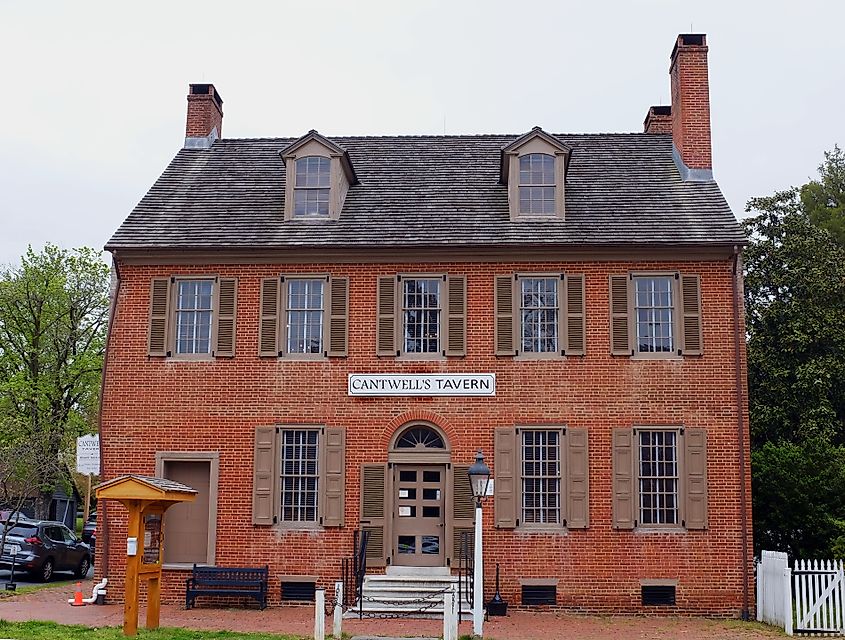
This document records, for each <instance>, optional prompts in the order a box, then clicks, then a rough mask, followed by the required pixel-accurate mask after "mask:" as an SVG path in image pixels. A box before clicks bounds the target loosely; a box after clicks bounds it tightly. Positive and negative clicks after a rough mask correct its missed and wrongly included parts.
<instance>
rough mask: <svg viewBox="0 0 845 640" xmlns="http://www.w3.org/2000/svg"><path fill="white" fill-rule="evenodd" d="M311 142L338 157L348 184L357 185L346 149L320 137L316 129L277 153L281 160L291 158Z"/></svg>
mask: <svg viewBox="0 0 845 640" xmlns="http://www.w3.org/2000/svg"><path fill="white" fill-rule="evenodd" d="M312 140H313V141H314V142H317V143H319V144H321V145H323V146H324V147H325V148H326V149H328V150H329V151H330V152H331V153H332V154H333V155H336V156H340V161H341V164H342V165H343V170H344V171H345V172H346V177H347V179H348V180H349V184H358V176H356V175H355V167H353V166H352V161H351V160H350V159H349V153H347V151H346V149H342V148H341V147H339V146H337V145H336V144H335V143H334V142H332V141H331V140H329V139H328V138H326V137H325V136H322V135H320V133H319V132H318V131H317V130H316V129H311V131H309V132H308V133H306V134H305V135H304V136H302V137H301V138H299V139H298V140H294V141H293V142H291V143H290V144H289V145H288V146H286V147H285V148H284V149H282V150H281V151H279V155H280V156H282V158H292V157H294V156H295V155H296V151H297V149H301V148H302V147H304V146H305V145H306V144H308V143H309V142H311V141H312Z"/></svg>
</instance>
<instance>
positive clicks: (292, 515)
mask: <svg viewBox="0 0 845 640" xmlns="http://www.w3.org/2000/svg"><path fill="white" fill-rule="evenodd" d="M281 437H282V439H281V458H282V459H281V463H282V465H281V487H282V521H283V522H317V519H318V515H317V492H318V486H317V485H318V482H319V472H320V469H319V457H318V449H317V443H318V440H319V432H318V431H317V430H315V429H283V430H282V432H281Z"/></svg>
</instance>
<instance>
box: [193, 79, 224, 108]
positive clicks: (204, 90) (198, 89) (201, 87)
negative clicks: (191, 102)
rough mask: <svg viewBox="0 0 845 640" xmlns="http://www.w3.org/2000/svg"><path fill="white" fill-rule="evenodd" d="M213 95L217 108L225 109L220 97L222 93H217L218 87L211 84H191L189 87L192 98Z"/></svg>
mask: <svg viewBox="0 0 845 640" xmlns="http://www.w3.org/2000/svg"><path fill="white" fill-rule="evenodd" d="M209 94H210V95H211V97H213V98H214V102H216V103H217V106H218V107H220V108H221V109H222V108H223V98H221V97H220V93H218V91H217V87H215V86H214V85H213V84H210V83H203V84H193V83H192V84H190V85H188V95H192V96H205V95H209Z"/></svg>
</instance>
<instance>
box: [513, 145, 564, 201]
mask: <svg viewBox="0 0 845 640" xmlns="http://www.w3.org/2000/svg"><path fill="white" fill-rule="evenodd" d="M534 156H541V157H542V158H543V162H546V158H548V159H549V160H551V166H552V168H551V177H552V181H551V182H542V183H534V182H523V181H522V161H523V160H524V159H528V160H529V162H533V159H532V158H533V157H534ZM516 161H517V163H518V171H519V186H518V188H517V197H518V201H517V205H516V206H517V209H518V211H519V215H520V216H526V217H531V216H540V217H549V216H554V215H555V213H556V211H557V189H558V185H557V180H556V179H555V176H556V172H555V163H556V159H555V156H554V155H553V154H551V153H544V152H542V151H533V152H531V153H526V154H523V155H521V156H519V157H518V158H517V160H516ZM529 173H530V171H529ZM532 188H536V189H544V190H545V189H551V190H552V199H551V202H552V210H551V211H531V210H530V209H531V203H533V202H543V203H545V202H547V200H546V199H545V198H542V199H541V200H539V201H535V200H532V199H530V198H529V199H528V204H529V210H527V211H526V210H523V208H522V201H523V198H522V190H523V189H532Z"/></svg>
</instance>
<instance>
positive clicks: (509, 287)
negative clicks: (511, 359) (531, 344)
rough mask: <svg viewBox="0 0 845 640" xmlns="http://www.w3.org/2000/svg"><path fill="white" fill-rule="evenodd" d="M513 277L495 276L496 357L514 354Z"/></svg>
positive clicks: (494, 330)
mask: <svg viewBox="0 0 845 640" xmlns="http://www.w3.org/2000/svg"><path fill="white" fill-rule="evenodd" d="M513 284H514V276H512V275H511V276H496V283H495V291H494V298H495V301H494V304H495V307H496V318H495V326H494V329H493V332H494V334H495V341H496V355H497V356H512V355H515V354H516V347H515V346H514V342H515V341H514V333H515V331H514V321H515V318H514V309H513Z"/></svg>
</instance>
